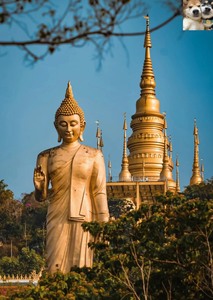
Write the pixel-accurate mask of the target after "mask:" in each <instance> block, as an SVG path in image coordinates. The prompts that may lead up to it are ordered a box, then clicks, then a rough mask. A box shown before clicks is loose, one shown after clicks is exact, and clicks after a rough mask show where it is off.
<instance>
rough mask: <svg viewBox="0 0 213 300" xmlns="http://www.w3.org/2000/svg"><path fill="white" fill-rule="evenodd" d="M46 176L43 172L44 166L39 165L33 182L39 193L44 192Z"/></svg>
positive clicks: (35, 170)
mask: <svg viewBox="0 0 213 300" xmlns="http://www.w3.org/2000/svg"><path fill="white" fill-rule="evenodd" d="M45 179H46V176H45V174H44V172H43V170H42V166H41V165H38V167H37V168H35V169H34V176H33V182H34V186H35V188H36V189H37V190H38V191H43V190H44V185H45Z"/></svg>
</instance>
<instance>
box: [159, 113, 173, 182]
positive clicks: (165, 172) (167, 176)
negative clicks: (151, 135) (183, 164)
mask: <svg viewBox="0 0 213 300" xmlns="http://www.w3.org/2000/svg"><path fill="white" fill-rule="evenodd" d="M166 129H167V122H166V116H165V121H164V155H163V168H162V171H161V173H160V180H166V181H168V180H172V181H173V179H172V172H171V170H170V168H169V156H168V147H167V144H168V138H167V133H166Z"/></svg>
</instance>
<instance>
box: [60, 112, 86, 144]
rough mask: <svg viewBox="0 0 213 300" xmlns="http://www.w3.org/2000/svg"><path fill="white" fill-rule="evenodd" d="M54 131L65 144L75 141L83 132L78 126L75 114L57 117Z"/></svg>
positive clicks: (78, 121) (77, 116)
mask: <svg viewBox="0 0 213 300" xmlns="http://www.w3.org/2000/svg"><path fill="white" fill-rule="evenodd" d="M56 129H57V131H58V134H59V135H60V137H61V138H62V140H63V142H65V143H73V142H75V141H77V140H78V139H79V137H80V134H81V133H82V132H83V130H84V128H82V127H81V125H80V117H79V115H77V114H74V115H71V116H63V115H59V116H58V118H57V126H56Z"/></svg>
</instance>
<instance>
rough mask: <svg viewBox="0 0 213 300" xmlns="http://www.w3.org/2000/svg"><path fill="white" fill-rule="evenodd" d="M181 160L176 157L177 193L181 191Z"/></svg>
mask: <svg viewBox="0 0 213 300" xmlns="http://www.w3.org/2000/svg"><path fill="white" fill-rule="evenodd" d="M179 165H180V164H179V160H178V155H177V157H176V193H180V176H179Z"/></svg>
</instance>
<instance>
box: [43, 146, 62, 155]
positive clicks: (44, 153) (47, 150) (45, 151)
mask: <svg viewBox="0 0 213 300" xmlns="http://www.w3.org/2000/svg"><path fill="white" fill-rule="evenodd" d="M58 149H59V146H56V147H53V148H49V149H46V150H43V151H41V152H40V153H39V154H38V157H49V156H50V154H51V153H53V152H55V151H57V150H58Z"/></svg>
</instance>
